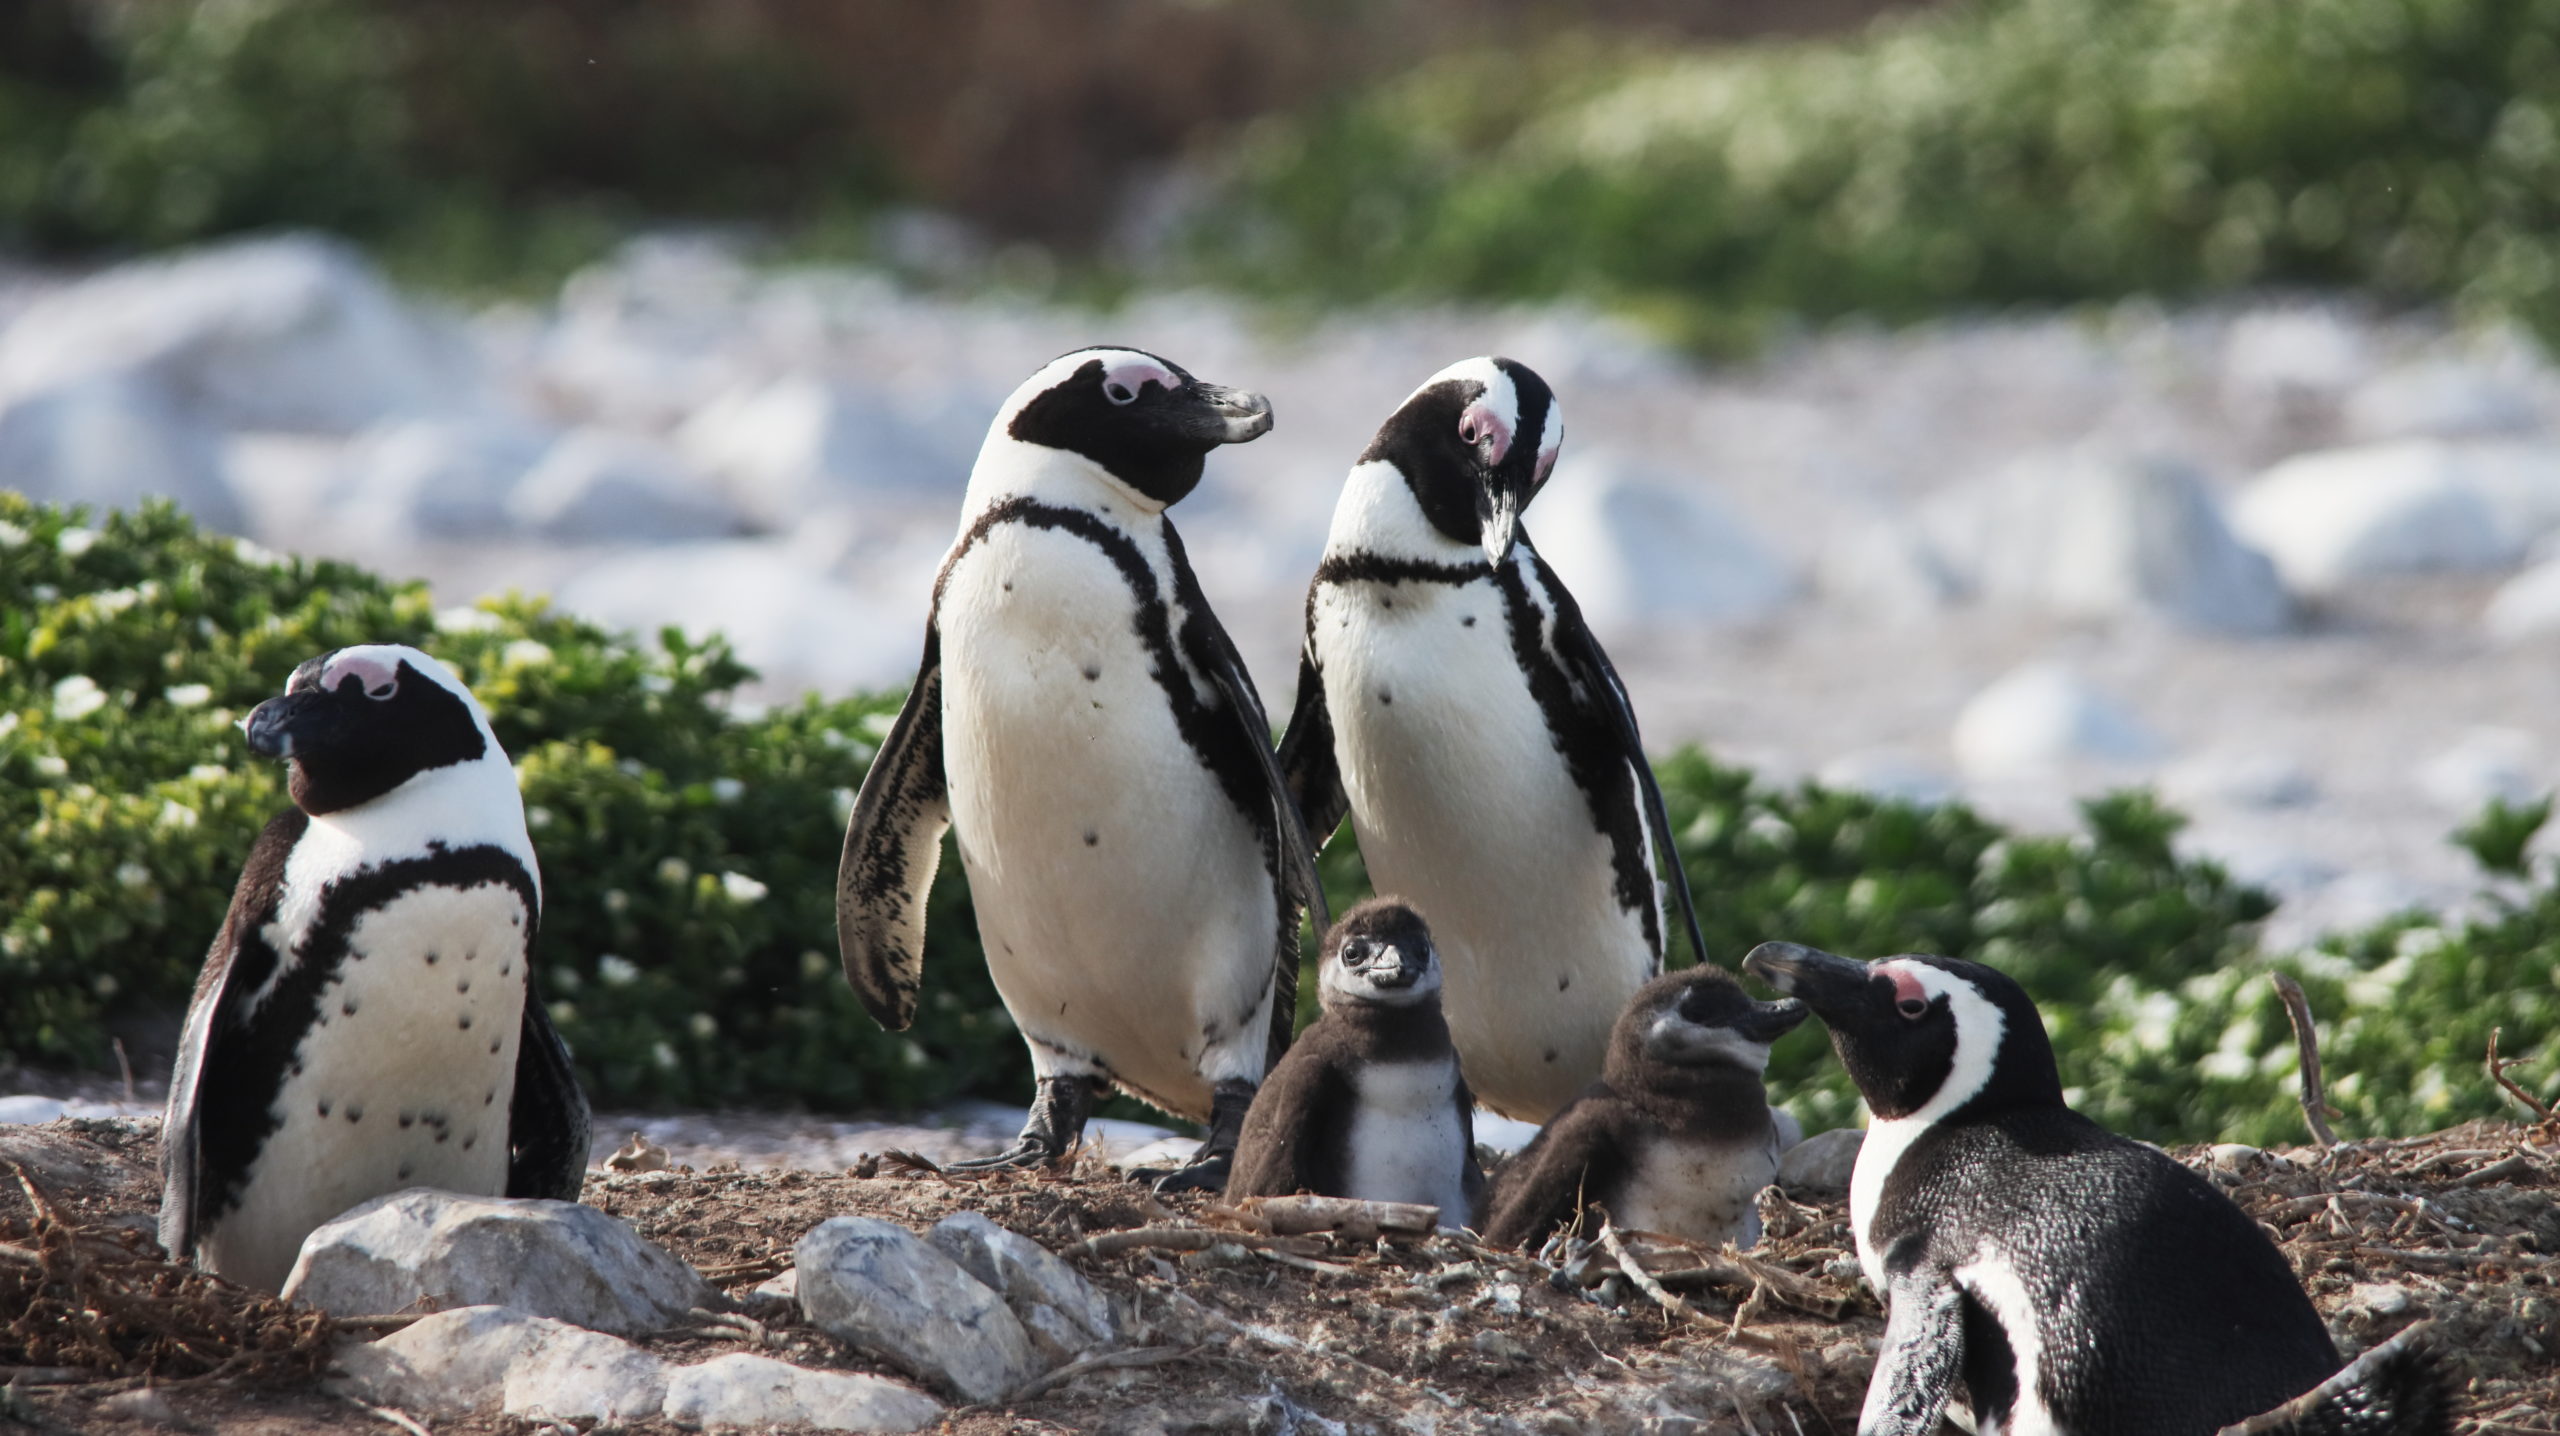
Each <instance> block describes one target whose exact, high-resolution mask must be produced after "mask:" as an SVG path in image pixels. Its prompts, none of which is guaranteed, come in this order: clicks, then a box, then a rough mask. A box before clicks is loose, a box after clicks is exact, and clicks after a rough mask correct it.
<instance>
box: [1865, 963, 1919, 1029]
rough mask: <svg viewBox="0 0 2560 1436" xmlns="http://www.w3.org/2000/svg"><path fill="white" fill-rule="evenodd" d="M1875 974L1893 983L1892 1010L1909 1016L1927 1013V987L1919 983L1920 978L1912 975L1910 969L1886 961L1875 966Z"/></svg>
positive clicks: (1915, 1016) (1913, 1016) (1916, 1016)
mask: <svg viewBox="0 0 2560 1436" xmlns="http://www.w3.org/2000/svg"><path fill="white" fill-rule="evenodd" d="M1876 975H1877V976H1879V977H1882V978H1884V979H1885V980H1886V981H1888V982H1891V983H1892V984H1893V1010H1894V1011H1896V1012H1899V1013H1901V1014H1902V1015H1903V1016H1905V1017H1911V1018H1918V1017H1922V1016H1925V1015H1927V1013H1928V1011H1929V989H1927V988H1925V987H1923V986H1921V985H1920V979H1919V978H1918V977H1916V976H1914V975H1912V972H1911V969H1909V968H1907V967H1903V966H1900V965H1898V964H1893V963H1888V964H1886V965H1885V966H1883V967H1879V968H1877V969H1876Z"/></svg>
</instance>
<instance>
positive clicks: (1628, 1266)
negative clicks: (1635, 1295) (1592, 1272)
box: [1600, 1217, 1713, 1325]
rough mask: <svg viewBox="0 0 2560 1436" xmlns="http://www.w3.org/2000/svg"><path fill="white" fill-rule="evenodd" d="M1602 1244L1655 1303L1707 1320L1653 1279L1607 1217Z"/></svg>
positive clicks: (1678, 1313)
mask: <svg viewBox="0 0 2560 1436" xmlns="http://www.w3.org/2000/svg"><path fill="white" fill-rule="evenodd" d="M1600 1245H1601V1247H1602V1248H1603V1249H1604V1250H1606V1251H1607V1252H1608V1253H1609V1255H1611V1256H1613V1257H1616V1258H1617V1259H1618V1270H1620V1271H1622V1272H1625V1273H1626V1274H1627V1280H1629V1281H1631V1282H1634V1283H1635V1284H1636V1290H1638V1291H1640V1292H1643V1293H1644V1294H1645V1295H1647V1296H1649V1297H1652V1298H1653V1304H1654V1305H1656V1306H1658V1307H1661V1308H1662V1309H1663V1310H1664V1311H1667V1312H1669V1313H1671V1314H1672V1315H1673V1316H1677V1317H1684V1318H1686V1319H1688V1320H1690V1321H1700V1322H1704V1321H1707V1318H1706V1317H1703V1316H1700V1315H1699V1314H1698V1312H1697V1310H1696V1309H1695V1308H1693V1307H1691V1306H1690V1305H1689V1303H1687V1302H1685V1301H1682V1300H1681V1299H1680V1298H1678V1297H1676V1296H1673V1295H1672V1294H1671V1289H1670V1288H1669V1287H1666V1286H1664V1285H1663V1284H1662V1283H1660V1282H1658V1281H1655V1280H1654V1279H1653V1275H1652V1273H1650V1272H1647V1271H1646V1270H1645V1269H1644V1263H1643V1262H1640V1261H1637V1260H1636V1258H1635V1254H1634V1253H1633V1252H1630V1251H1628V1250H1627V1244H1626V1243H1625V1242H1622V1241H1620V1240H1618V1229H1617V1228H1616V1227H1614V1226H1612V1225H1610V1223H1609V1221H1608V1219H1607V1218H1605V1217H1604V1218H1602V1219H1601V1222H1600ZM1709 1324H1710V1325H1712V1324H1713V1323H1712V1322H1710V1323H1709Z"/></svg>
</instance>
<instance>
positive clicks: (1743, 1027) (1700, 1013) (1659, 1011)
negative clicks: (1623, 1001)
mask: <svg viewBox="0 0 2560 1436" xmlns="http://www.w3.org/2000/svg"><path fill="white" fill-rule="evenodd" d="M1804 1018H1805V1007H1804V1004H1803V1003H1801V1002H1797V1001H1794V1000H1792V999H1782V1000H1780V1001H1777V1002H1755V1001H1753V1000H1752V998H1751V995H1750V994H1749V993H1747V992H1744V991H1743V990H1742V984H1741V983H1739V982H1736V981H1734V979H1733V975H1732V974H1731V973H1729V972H1726V971H1725V970H1724V969H1723V968H1720V967H1710V966H1707V965H1705V964H1701V965H1699V966H1697V967H1692V968H1688V969H1686V970H1684V971H1680V972H1673V973H1666V974H1664V975H1663V976H1661V977H1657V978H1655V979H1654V980H1653V981H1651V982H1648V983H1646V984H1645V985H1644V986H1642V987H1640V988H1637V989H1636V995H1635V996H1634V997H1633V998H1631V999H1629V1000H1628V1002H1627V1008H1626V1011H1624V1012H1621V1013H1619V1014H1618V1022H1617V1025H1616V1026H1615V1027H1614V1028H1612V1029H1611V1030H1610V1033H1609V1056H1608V1059H1607V1062H1606V1063H1605V1068H1604V1071H1603V1074H1602V1075H1603V1076H1605V1077H1606V1078H1607V1079H1608V1081H1609V1083H1610V1085H1611V1086H1614V1087H1619V1088H1621V1089H1624V1090H1629V1091H1633V1090H1637V1089H1641V1088H1661V1087H1666V1086H1682V1085H1689V1084H1690V1083H1691V1082H1692V1081H1693V1080H1694V1079H1696V1078H1701V1077H1708V1078H1712V1077H1721V1076H1724V1075H1726V1074H1728V1073H1732V1072H1744V1073H1748V1074H1749V1075H1750V1076H1752V1077H1753V1078H1755V1079H1756V1078H1757V1077H1758V1076H1759V1075H1760V1074H1761V1073H1762V1072H1763V1071H1766V1070H1767V1069H1768V1066H1769V1044H1770V1043H1772V1042H1775V1041H1777V1040H1778V1039H1779V1038H1781V1037H1784V1036H1786V1035H1787V1034H1788V1033H1790V1032H1792V1031H1794V1030H1795V1029H1796V1025H1797V1024H1798V1023H1801V1022H1803V1021H1804Z"/></svg>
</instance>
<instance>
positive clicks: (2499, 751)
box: [2417, 727, 2551, 815]
mask: <svg viewBox="0 0 2560 1436" xmlns="http://www.w3.org/2000/svg"><path fill="white" fill-rule="evenodd" d="M2417 778H2418V787H2419V789H2420V790H2421V791H2423V792H2424V793H2425V794H2426V795H2427V796H2428V797H2429V798H2432V799H2434V800H2435V801H2436V802H2437V803H2438V804H2440V805H2442V806H2443V807H2446V808H2449V809H2451V810H2453V811H2454V812H2457V813H2462V814H2465V815H2468V814H2471V813H2475V812H2477V811H2479V810H2480V809H2481V808H2484V807H2486V806H2488V805H2489V803H2491V802H2492V801H2499V802H2507V803H2525V802H2531V801H2532V800H2534V799H2536V798H2539V797H2541V796H2542V795H2543V794H2545V793H2548V792H2550V791H2551V784H2550V782H2549V780H2548V779H2546V778H2545V777H2544V776H2543V771H2542V762H2541V753H2540V751H2539V745H2538V744H2536V743H2535V742H2534V738H2533V735H2532V734H2530V733H2527V732H2525V731H2524V730H2522V729H2520V728H2495V727H2482V728H2473V729H2471V730H2470V731H2468V732H2466V733H2464V734H2463V735H2462V737H2461V738H2460V739H2458V740H2456V741H2455V742H2454V744H2453V745H2452V746H2451V747H2449V748H2446V749H2445V750H2444V751H2442V752H2440V753H2437V754H2436V755H2435V756H2434V757H2431V758H2429V759H2427V760H2426V761H2425V762H2423V763H2421V764H2419V765H2418V772H2417Z"/></svg>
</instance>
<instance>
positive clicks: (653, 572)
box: [553, 539, 924, 693]
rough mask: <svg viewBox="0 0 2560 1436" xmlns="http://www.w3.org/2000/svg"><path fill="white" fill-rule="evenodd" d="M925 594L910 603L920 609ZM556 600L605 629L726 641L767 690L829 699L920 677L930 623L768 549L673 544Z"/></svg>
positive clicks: (626, 558)
mask: <svg viewBox="0 0 2560 1436" xmlns="http://www.w3.org/2000/svg"><path fill="white" fill-rule="evenodd" d="M922 596H923V595H922V594H921V593H919V594H915V595H912V597H913V598H914V599H916V600H918V601H919V603H920V601H921V599H922ZM553 597H554V598H555V599H557V600H558V602H559V604H560V606H561V607H562V608H564V609H567V610H568V611H569V612H571V613H575V614H578V615H580V616H582V617H585V618H589V619H592V620H594V621H596V622H598V623H602V624H604V625H606V626H608V627H613V628H622V629H628V630H631V631H633V632H638V633H654V632H656V631H657V630H658V628H659V627H660V626H662V625H665V624H670V623H672V624H675V625H676V626H678V627H680V628H682V629H684V630H685V631H686V632H688V633H692V634H695V635H703V634H708V633H714V632H716V633H720V634H723V635H725V636H726V637H727V638H728V639H729V641H730V643H731V644H732V645H734V646H735V647H736V648H737V651H738V656H739V657H741V658H743V659H745V660H746V661H747V662H748V663H749V664H751V665H753V666H754V667H755V668H756V670H757V671H758V672H760V673H762V674H763V675H764V677H765V678H766V680H767V681H769V682H773V683H777V684H786V685H806V686H808V687H813V688H817V689H821V690H824V691H826V692H830V693H846V692H851V691H854V690H856V689H863V688H876V687H879V686H881V685H883V684H888V683H896V682H900V681H903V680H905V679H907V678H910V677H912V676H914V674H915V669H916V657H917V655H918V653H920V652H921V651H922V648H921V645H922V643H923V641H924V639H923V634H924V617H923V614H922V613H921V612H916V613H913V614H910V613H908V612H907V611H905V610H904V609H902V608H899V607H897V606H895V605H893V604H890V603H888V602H885V601H883V600H880V599H875V598H872V597H870V596H868V595H866V594H864V593H863V592H861V591H859V590H856V589H854V588H853V587H851V586H850V585H848V584H845V583H843V582H842V581H840V580H838V579H835V578H831V577H829V576H828V575H827V574H826V573H825V572H824V571H823V570H821V569H819V568H818V567H817V566H816V565H814V564H812V563H809V562H807V561H806V560H803V559H802V558H800V557H798V556H797V555H796V554H795V553H794V552H793V551H792V550H791V548H790V547H789V546H788V545H786V544H783V543H778V542H775V541H772V540H761V539H759V540H748V539H739V540H732V541H728V542H723V543H708V544H673V545H668V546H666V547H663V548H652V549H645V550H642V551H640V552H637V553H632V554H627V555H622V556H618V557H615V558H609V559H605V560H603V561H602V562H599V563H597V564H594V565H593V566H591V567H588V568H585V569H581V570H579V571H578V572H577V573H575V574H573V575H572V576H571V577H570V578H569V579H568V580H567V581H566V582H564V583H562V584H561V585H560V586H559V587H558V589H557V590H556V591H555V592H554V594H553Z"/></svg>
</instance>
